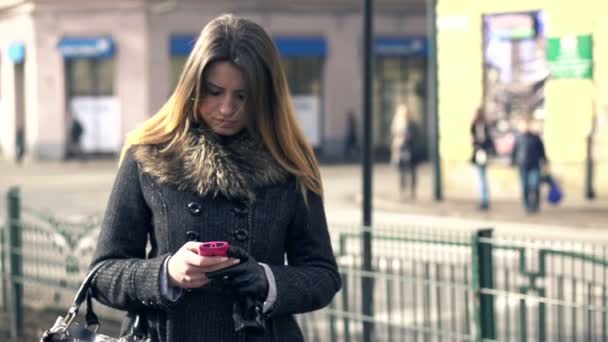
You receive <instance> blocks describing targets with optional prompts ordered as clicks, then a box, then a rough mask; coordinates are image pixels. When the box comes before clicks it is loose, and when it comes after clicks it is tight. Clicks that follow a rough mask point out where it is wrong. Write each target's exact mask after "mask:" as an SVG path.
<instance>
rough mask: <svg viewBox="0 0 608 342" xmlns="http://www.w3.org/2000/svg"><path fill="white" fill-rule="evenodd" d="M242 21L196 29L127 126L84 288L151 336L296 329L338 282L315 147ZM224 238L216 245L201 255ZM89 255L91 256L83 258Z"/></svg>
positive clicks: (262, 43)
mask: <svg viewBox="0 0 608 342" xmlns="http://www.w3.org/2000/svg"><path fill="white" fill-rule="evenodd" d="M290 102H291V97H290V94H289V88H288V86H287V81H286V77H285V73H284V71H283V69H282V67H281V60H280V56H279V54H278V50H277V48H276V47H275V45H274V43H273V41H272V39H271V38H270V36H269V35H268V33H267V32H266V31H265V30H264V29H263V28H262V27H261V26H259V25H258V24H256V23H254V22H253V21H250V20H247V19H244V18H241V17H238V16H235V15H230V14H227V15H222V16H219V17H217V18H215V19H213V20H212V21H210V22H209V23H208V24H207V25H206V26H205V27H204V28H203V30H202V32H201V34H200V36H199V38H198V40H197V41H196V44H195V46H194V49H193V51H192V52H191V54H190V56H189V57H188V59H187V62H186V64H185V66H184V69H183V71H182V74H181V77H180V79H179V82H178V84H177V86H176V88H175V90H174V92H173V94H172V95H171V97H170V98H169V99H168V101H167V102H166V103H165V104H164V106H163V107H162V108H161V109H160V110H159V112H158V113H156V114H155V115H154V116H152V117H151V118H150V119H148V120H147V121H145V122H144V123H143V124H142V125H141V126H140V127H139V128H137V129H135V130H134V131H133V132H131V133H130V134H129V135H128V136H127V141H126V144H125V146H124V148H123V150H122V154H121V163H120V167H119V170H118V174H117V176H116V180H115V183H114V186H113V189H112V192H111V195H110V198H109V202H108V205H107V208H106V213H105V216H104V219H103V223H102V229H101V233H100V235H99V239H98V242H97V247H96V251H95V255H94V258H93V261H92V265H99V264H100V263H102V265H101V266H100V267H101V268H99V271H98V272H97V273H96V275H95V277H94V279H93V281H92V294H93V295H94V297H95V298H97V299H98V300H99V301H100V302H102V303H103V304H106V305H109V306H111V307H113V308H117V309H120V310H125V311H127V312H128V315H127V318H126V320H125V322H124V324H123V333H126V332H128V331H129V329H130V328H131V327H133V325H134V321H135V320H136V318H138V319H140V320H141V319H142V317H143V319H144V323H145V325H146V326H147V330H146V333H147V338H148V339H149V340H151V341H170V342H177V341H180V342H181V341H258V342H261V341H291V342H298V341H303V335H302V333H301V330H300V328H299V327H298V324H297V323H296V321H295V319H294V314H297V313H303V312H309V311H312V310H317V309H320V308H322V307H324V306H326V305H327V304H329V302H330V301H331V300H332V298H333V297H334V295H335V294H336V292H337V291H338V290H339V289H340V287H341V278H340V274H339V273H338V269H337V265H336V260H335V257H334V253H333V249H332V245H331V241H330V237H329V232H328V228H327V222H326V219H325V209H324V204H323V197H322V193H323V186H322V182H321V176H320V172H319V166H318V163H317V159H316V157H315V155H314V152H313V150H312V147H311V146H310V145H309V143H308V142H307V140H306V138H305V136H304V134H303V131H302V129H301V128H300V126H299V125H298V121H297V118H296V115H295V113H294V111H293V106H292V105H291V103H290ZM205 241H226V242H228V244H229V245H230V247H229V249H228V251H227V255H226V256H204V255H202V254H199V253H198V251H199V249H200V248H201V245H202V242H205ZM92 267H93V266H92Z"/></svg>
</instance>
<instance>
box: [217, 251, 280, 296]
mask: <svg viewBox="0 0 608 342" xmlns="http://www.w3.org/2000/svg"><path fill="white" fill-rule="evenodd" d="M228 256H230V257H232V258H234V259H232V260H236V263H238V265H235V266H232V267H229V268H226V269H221V270H219V271H217V272H211V273H209V277H211V278H213V279H219V280H221V281H222V282H223V283H224V284H227V285H229V286H231V287H232V288H233V289H234V290H235V292H236V293H237V294H238V295H240V296H242V297H252V298H255V299H259V300H264V299H266V297H267V296H268V286H269V285H268V279H267V278H266V272H265V271H264V268H263V267H262V266H260V265H259V264H258V263H257V262H256V261H255V259H254V258H253V257H252V256H250V255H249V253H247V252H246V251H245V250H244V249H242V248H240V247H236V246H230V247H229V248H228ZM239 261H240V262H239Z"/></svg>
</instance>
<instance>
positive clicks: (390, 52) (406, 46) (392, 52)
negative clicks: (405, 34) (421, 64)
mask: <svg viewBox="0 0 608 342" xmlns="http://www.w3.org/2000/svg"><path fill="white" fill-rule="evenodd" d="M374 54H376V55H379V56H419V57H426V56H427V54H428V41H427V40H426V38H392V37H379V38H376V39H375V41H374Z"/></svg>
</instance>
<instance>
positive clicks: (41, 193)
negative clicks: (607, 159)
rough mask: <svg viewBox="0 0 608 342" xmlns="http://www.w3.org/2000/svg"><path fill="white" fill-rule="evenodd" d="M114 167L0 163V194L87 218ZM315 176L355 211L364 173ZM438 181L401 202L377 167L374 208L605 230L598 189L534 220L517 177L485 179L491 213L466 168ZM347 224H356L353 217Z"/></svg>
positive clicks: (351, 169)
mask: <svg viewBox="0 0 608 342" xmlns="http://www.w3.org/2000/svg"><path fill="white" fill-rule="evenodd" d="M116 167H117V162H116V160H92V161H87V162H75V161H70V162H34V161H29V162H26V163H25V164H24V165H22V166H17V165H14V164H11V163H8V162H6V161H2V160H0V189H6V187H8V186H9V185H23V191H22V192H23V198H24V200H23V202H24V203H25V204H29V205H30V206H32V207H36V208H46V207H53V209H54V210H56V212H57V213H58V214H65V215H75V214H77V213H78V214H82V215H89V214H94V213H98V212H100V211H101V210H102V209H103V208H104V206H105V203H106V201H107V197H108V195H109V191H110V188H111V185H112V182H113V180H114V177H115V174H116ZM321 174H322V177H323V181H324V186H325V198H326V203H327V206H328V208H330V209H331V210H333V209H343V208H350V209H351V211H352V210H358V209H359V208H360V207H361V197H362V196H361V193H362V192H361V188H362V173H361V166H360V165H359V164H342V165H322V166H321ZM442 174H443V200H442V201H440V202H437V201H435V200H434V199H433V184H432V180H433V176H432V169H431V166H430V165H429V164H423V165H421V166H420V167H419V169H418V189H417V197H416V199H409V198H408V199H404V200H401V199H400V198H399V190H398V179H397V171H396V169H395V168H394V167H392V166H391V165H388V164H375V165H374V168H373V176H374V182H373V202H372V203H373V208H374V209H375V210H377V211H383V212H390V213H402V214H419V215H429V216H441V217H454V218H459V219H467V218H470V219H476V220H487V221H488V222H491V221H508V222H515V223H530V224H538V225H548V226H562V227H569V228H575V229H584V228H608V191H607V190H608V189H596V190H603V191H598V198H596V199H595V200H593V201H589V200H586V199H585V198H584V196H583V193H584V191H583V187H582V186H580V185H578V186H577V185H565V187H564V193H565V197H564V200H563V202H562V203H560V204H559V205H558V206H555V207H552V206H549V205H548V204H547V203H546V201H544V200H543V204H542V207H541V211H540V212H539V213H537V214H533V215H531V214H526V213H525V211H524V210H523V208H522V206H521V201H520V186H519V183H518V180H517V173H516V170H514V169H511V168H506V167H502V168H500V167H498V166H497V167H492V168H490V169H489V171H488V180H489V183H490V197H491V208H490V210H488V211H479V210H478V209H477V207H478V203H477V198H478V197H477V196H478V195H477V185H476V182H477V178H476V174H475V170H474V169H473V168H472V167H471V166H470V165H469V164H462V165H456V166H454V165H452V166H449V167H447V166H446V167H444V169H443V173H442ZM543 199H544V197H543ZM1 202H2V199H0V203H1ZM55 207H57V209H55ZM2 209H4V208H2ZM2 209H0V211H3V210H2ZM352 219H353V220H357V221H358V220H359V218H358V217H354V218H352Z"/></svg>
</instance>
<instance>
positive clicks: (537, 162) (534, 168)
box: [511, 118, 548, 213]
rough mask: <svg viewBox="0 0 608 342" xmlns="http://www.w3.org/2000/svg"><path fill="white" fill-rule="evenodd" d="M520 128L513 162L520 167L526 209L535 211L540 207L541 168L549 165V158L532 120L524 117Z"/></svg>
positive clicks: (530, 211) (529, 211) (523, 200)
mask: <svg viewBox="0 0 608 342" xmlns="http://www.w3.org/2000/svg"><path fill="white" fill-rule="evenodd" d="M519 130H520V134H519V136H518V137H517V139H516V140H515V146H514V148H513V154H512V159H511V163H512V164H513V165H517V167H518V169H519V178H520V183H521V190H522V203H523V206H524V209H525V210H526V211H527V212H528V213H535V212H537V211H538V210H539V209H540V186H541V168H543V167H545V168H547V167H548V160H547V156H546V153H545V145H544V143H543V141H542V139H541V137H540V135H539V134H538V133H537V132H535V131H534V130H533V128H532V120H531V119H527V118H526V119H522V120H521V122H520V124H519Z"/></svg>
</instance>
